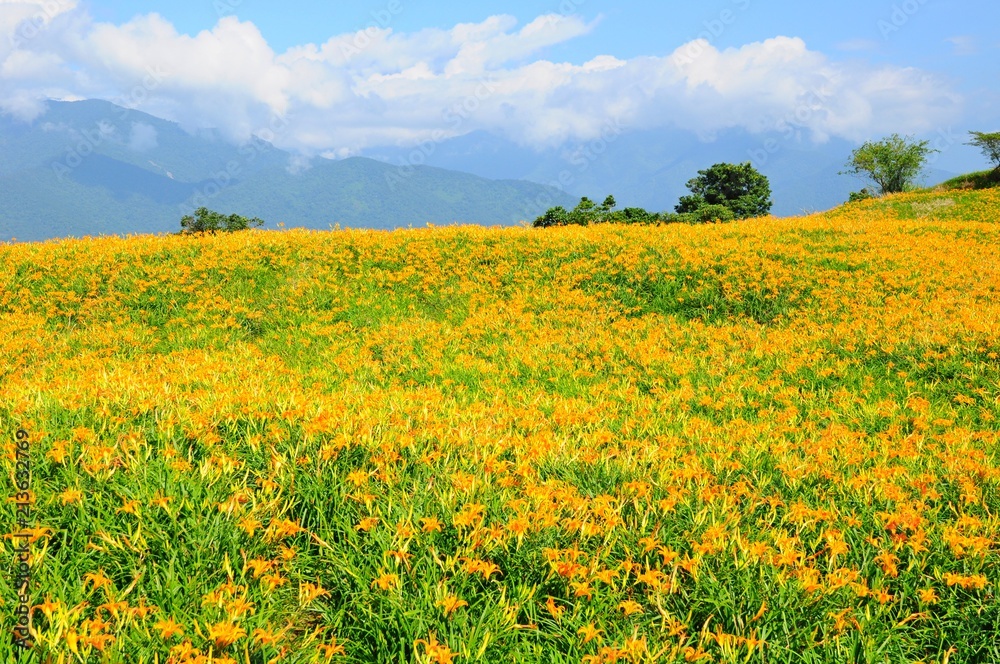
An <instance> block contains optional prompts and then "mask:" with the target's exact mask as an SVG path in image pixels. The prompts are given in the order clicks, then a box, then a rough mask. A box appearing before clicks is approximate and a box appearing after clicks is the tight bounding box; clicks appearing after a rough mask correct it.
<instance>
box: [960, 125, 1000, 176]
mask: <svg viewBox="0 0 1000 664" xmlns="http://www.w3.org/2000/svg"><path fill="white" fill-rule="evenodd" d="M969 134H970V135H971V136H972V140H971V141H969V142H968V143H966V145H972V146H974V147H977V148H979V149H980V150H982V151H983V154H984V155H986V158H987V159H989V160H990V161H992V162H993V163H995V164H996V167H995V168H994V169H993V172H994V173H1000V131H998V132H994V133H992V134H987V133H985V132H981V131H970V132H969Z"/></svg>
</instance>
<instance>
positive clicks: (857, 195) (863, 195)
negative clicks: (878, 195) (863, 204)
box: [847, 188, 874, 203]
mask: <svg viewBox="0 0 1000 664" xmlns="http://www.w3.org/2000/svg"><path fill="white" fill-rule="evenodd" d="M869 198H874V197H873V196H872V192H870V191H868V189H867V188H865V189H862V190H861V191H852V192H851V195H850V196H849V197H848V199H847V202H848V203H857V202H859V201H866V200H868V199H869Z"/></svg>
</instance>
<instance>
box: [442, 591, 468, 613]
mask: <svg viewBox="0 0 1000 664" xmlns="http://www.w3.org/2000/svg"><path fill="white" fill-rule="evenodd" d="M468 605H469V603H468V602H466V601H465V600H464V599H459V598H458V597H456V596H455V595H448V596H447V597H445V598H444V599H442V600H439V601H438V606H440V607H441V608H443V609H444V615H445V616H450V615H451V614H452V613H453V612H454V611H455V610H456V609H460V608H462V607H463V606H468Z"/></svg>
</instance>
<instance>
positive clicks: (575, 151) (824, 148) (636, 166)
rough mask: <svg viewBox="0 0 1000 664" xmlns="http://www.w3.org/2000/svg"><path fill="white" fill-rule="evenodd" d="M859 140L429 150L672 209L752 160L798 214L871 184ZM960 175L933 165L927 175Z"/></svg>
mask: <svg viewBox="0 0 1000 664" xmlns="http://www.w3.org/2000/svg"><path fill="white" fill-rule="evenodd" d="M855 147H857V146H855V145H854V144H852V143H850V142H848V141H845V140H839V139H832V140H830V141H828V142H826V143H824V144H815V143H813V142H811V141H810V140H809V139H807V138H803V137H800V136H798V135H796V134H794V133H792V132H791V131H788V132H772V133H764V134H751V133H749V132H746V131H742V130H735V129H734V130H729V131H727V132H723V133H720V134H719V135H717V136H716V137H715V138H714V140H711V141H704V140H701V139H699V137H698V136H697V135H695V134H693V133H691V132H688V131H682V130H677V129H653V130H638V131H628V132H626V131H622V132H621V133H618V134H615V133H611V134H610V135H608V136H606V137H605V138H600V139H596V140H593V141H583V142H579V143H577V144H575V145H574V144H570V145H567V146H564V147H562V148H559V149H550V150H545V151H542V152H536V151H534V150H532V149H531V148H527V147H522V146H518V145H516V144H514V143H512V142H510V141H507V140H505V139H503V138H501V137H498V136H493V135H491V134H488V133H485V132H473V133H470V134H467V135H465V136H461V137H458V138H454V139H450V140H447V141H442V142H440V143H438V144H435V145H434V146H433V149H431V150H425V151H426V152H428V153H429V154H427V156H426V163H427V164H429V165H433V166H440V167H441V168H448V169H454V170H459V171H467V172H470V173H475V174H477V175H481V176H483V177H493V178H518V179H524V180H530V181H533V182H538V183H543V184H555V185H558V186H559V187H560V188H562V189H563V190H564V191H566V192H567V193H569V194H572V195H573V196H574V197H576V198H579V197H580V196H589V197H591V198H595V197H600V198H603V197H604V196H606V195H607V194H613V195H614V197H615V199H616V200H617V202H618V204H619V205H620V206H636V207H643V208H646V209H647V210H650V211H654V212H661V211H673V209H674V206H675V205H676V204H677V202H678V200H679V199H680V197H681V196H683V195H686V194H688V193H690V192H689V191H688V190H687V188H686V187H685V185H686V183H687V182H688V180H690V179H691V178H693V177H695V176H696V175H697V174H698V171H700V170H703V169H706V168H709V167H710V166H712V165H713V164H717V163H722V162H727V163H743V162H747V161H749V162H751V163H752V164H753V165H754V167H755V168H756V169H757V170H759V171H760V172H761V173H763V174H764V175H766V176H767V177H768V179H769V181H770V183H771V190H772V194H773V199H774V208H773V210H772V213H773V214H775V215H777V216H792V215H797V214H802V213H803V212H814V211H821V210H827V209H830V208H832V207H836V206H837V205H840V204H841V203H844V202H845V201H847V199H848V197H849V196H850V193H851V192H852V191H857V190H859V189H861V188H862V187H863V186H865V185H864V183H862V182H861V181H860V180H859V179H857V178H854V177H851V176H847V175H841V174H840V171H843V170H844V169H845V164H846V162H847V160H848V159H849V157H850V154H851V151H852V150H853V149H854V148H855ZM409 152H411V150H408V149H407V150H404V149H402V148H400V149H397V150H393V149H387V148H380V149H377V150H370V151H368V152H367V153H365V154H366V155H367V156H370V157H373V158H375V159H381V160H385V161H387V162H389V163H400V162H401V161H403V160H404V159H405V158H406V155H407V154H408V153H409ZM953 176H954V174H953V173H950V172H948V171H942V170H937V169H933V168H931V169H928V170H927V173H926V177H925V179H924V180H925V182H926V183H928V184H930V183H936V182H941V181H944V180H946V179H948V178H949V177H953Z"/></svg>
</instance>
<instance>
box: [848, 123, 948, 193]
mask: <svg viewBox="0 0 1000 664" xmlns="http://www.w3.org/2000/svg"><path fill="white" fill-rule="evenodd" d="M928 145H930V141H915V140H913V139H912V138H910V137H903V136H900V135H899V134H893V135H892V136H889V137H888V138H883V139H882V140H881V141H868V142H867V143H865V144H864V145H862V146H861V147H860V148H858V149H857V150H855V151H854V152H852V153H851V159H850V161H848V162H847V171H845V173H847V174H851V175H857V176H859V177H862V178H865V179H868V180H871V181H872V182H873V183H875V185H876V186H877V187H878V188H879V193H880V195H883V196H884V195H885V194H895V193H899V192H901V191H906V190H907V189H909V188H911V187H912V186H913V184H914V181H915V180H916V178H917V176H919V175H920V173H921V171H923V169H924V165H925V164H926V163H927V157H928V156H929V155H930V154H931V153H933V152H938V150H932V149H931V148H929V147H927V146H928Z"/></svg>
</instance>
